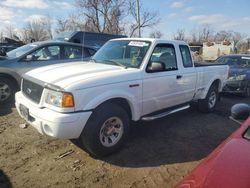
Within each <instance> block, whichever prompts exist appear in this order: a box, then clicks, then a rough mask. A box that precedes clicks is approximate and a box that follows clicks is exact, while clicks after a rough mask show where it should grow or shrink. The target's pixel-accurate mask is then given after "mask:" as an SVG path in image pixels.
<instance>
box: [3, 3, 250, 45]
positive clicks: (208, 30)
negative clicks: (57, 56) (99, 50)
mask: <svg viewBox="0 0 250 188" xmlns="http://www.w3.org/2000/svg"><path fill="white" fill-rule="evenodd" d="M74 9H75V11H74V13H70V14H69V15H68V16H67V17H66V18H58V19H57V20H54V19H52V18H51V17H49V16H44V17H41V18H40V19H33V20H30V21H28V22H27V23H26V24H24V26H23V28H21V29H19V30H18V31H16V30H15V29H14V28H13V26H12V25H7V26H6V27H5V28H4V29H3V31H0V40H1V38H3V36H7V37H9V38H12V39H20V40H21V41H23V42H24V43H29V42H30V41H31V40H34V41H44V40H48V39H51V38H52V37H53V34H56V33H60V32H65V31H90V32H100V33H110V34H122V35H127V36H129V37H137V36H138V34H137V31H138V27H140V28H141V29H145V28H151V30H152V32H151V33H150V34H149V36H147V37H152V38H162V37H163V36H164V34H163V33H164V32H163V31H159V30H155V29H154V28H155V26H157V24H158V23H160V21H161V20H160V17H159V14H158V13H157V12H155V11H151V10H146V9H145V8H144V7H143V4H142V3H140V5H139V12H140V26H139V24H138V17H137V4H136V1H135V0H127V1H126V0H75V2H74ZM246 37H247V35H246V34H243V33H240V32H235V31H224V30H223V31H217V32H216V31H215V30H214V29H213V28H212V27H211V26H210V25H203V26H201V27H199V28H194V29H192V30H191V32H190V33H187V32H186V31H185V29H177V31H176V32H174V33H173V34H172V37H171V38H172V39H175V40H184V41H187V42H188V43H196V44H197V43H200V44H201V43H203V42H208V41H224V40H229V41H233V42H234V43H235V44H237V43H239V41H241V40H243V39H244V38H246Z"/></svg>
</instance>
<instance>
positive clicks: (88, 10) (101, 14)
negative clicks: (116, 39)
mask: <svg viewBox="0 0 250 188" xmlns="http://www.w3.org/2000/svg"><path fill="white" fill-rule="evenodd" d="M76 7H77V9H78V12H79V15H83V16H84V17H85V23H84V27H85V28H84V29H85V30H86V31H93V32H101V33H103V32H105V33H111V34H121V33H122V32H123V30H124V29H123V28H122V27H121V24H120V23H121V19H122V14H123V11H124V0H76Z"/></svg>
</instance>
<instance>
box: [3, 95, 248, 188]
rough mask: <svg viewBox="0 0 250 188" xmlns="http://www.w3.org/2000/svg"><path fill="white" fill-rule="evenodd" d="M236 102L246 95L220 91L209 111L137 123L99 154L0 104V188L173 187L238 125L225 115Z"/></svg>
mask: <svg viewBox="0 0 250 188" xmlns="http://www.w3.org/2000/svg"><path fill="white" fill-rule="evenodd" d="M238 102H248V103H249V104H250V99H244V98H241V97H237V96H224V97H223V98H222V100H221V102H220V103H219V104H218V106H217V108H216V111H215V112H214V113H211V114H203V113H200V112H198V111H197V110H196V108H190V109H188V110H185V111H182V112H180V113H177V114H173V115H171V116H168V117H166V118H162V119H160V120H157V121H153V122H149V123H145V122H144V123H143V122H140V123H136V124H135V125H134V126H133V127H132V129H131V134H130V138H129V140H128V142H127V143H126V144H125V146H124V147H123V148H122V149H121V150H120V151H119V152H117V153H115V154H113V155H111V156H109V157H105V158H103V159H94V158H93V157H91V156H89V155H88V154H87V153H86V152H85V151H83V150H81V149H80V148H79V147H78V146H77V145H76V143H75V142H72V141H69V140H58V139H53V138H50V137H47V136H43V135H40V134H39V133H38V132H37V131H36V130H35V129H34V128H33V127H31V126H29V127H28V128H26V129H21V128H20V127H19V124H20V123H23V122H24V121H23V120H22V119H21V118H20V117H19V116H18V114H17V111H16V109H15V108H14V107H13V105H12V106H0V187H108V188H109V187H131V188H135V187H138V188H143V187H150V188H152V187H173V186H174V185H176V183H177V182H179V181H180V180H181V179H182V178H183V177H184V176H185V175H186V174H187V173H188V172H190V171H191V170H192V169H193V168H194V167H195V166H196V165H197V163H198V162H199V161H200V160H202V159H203V158H204V157H206V156H207V155H208V154H209V153H210V152H211V151H212V150H213V149H214V148H215V147H216V146H218V145H219V144H220V143H221V142H222V141H223V140H224V139H225V138H227V137H228V136H229V135H230V134H231V133H232V132H233V131H234V130H235V129H237V127H238V125H237V124H235V123H234V122H232V121H231V120H229V119H228V116H229V113H230V107H231V106H232V105H233V104H235V103H238ZM65 152H68V153H69V155H67V156H65V157H62V158H58V156H60V155H61V154H64V153H65Z"/></svg>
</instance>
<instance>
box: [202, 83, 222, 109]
mask: <svg viewBox="0 0 250 188" xmlns="http://www.w3.org/2000/svg"><path fill="white" fill-rule="evenodd" d="M218 98H219V95H218V89H217V87H216V85H215V84H213V85H212V86H211V87H210V88H209V90H208V92H207V96H206V98H205V99H202V100H199V101H198V108H199V110H200V111H201V112H204V113H208V112H212V111H214V109H215V106H216V104H217V101H218Z"/></svg>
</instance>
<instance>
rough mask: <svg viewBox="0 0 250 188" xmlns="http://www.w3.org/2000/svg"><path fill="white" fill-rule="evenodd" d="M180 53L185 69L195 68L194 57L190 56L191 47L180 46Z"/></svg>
mask: <svg viewBox="0 0 250 188" xmlns="http://www.w3.org/2000/svg"><path fill="white" fill-rule="evenodd" d="M179 48H180V52H181V57H182V63H183V66H184V67H193V62H192V57H191V54H190V50H189V47H188V46H186V45H180V46H179Z"/></svg>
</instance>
